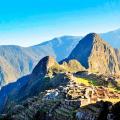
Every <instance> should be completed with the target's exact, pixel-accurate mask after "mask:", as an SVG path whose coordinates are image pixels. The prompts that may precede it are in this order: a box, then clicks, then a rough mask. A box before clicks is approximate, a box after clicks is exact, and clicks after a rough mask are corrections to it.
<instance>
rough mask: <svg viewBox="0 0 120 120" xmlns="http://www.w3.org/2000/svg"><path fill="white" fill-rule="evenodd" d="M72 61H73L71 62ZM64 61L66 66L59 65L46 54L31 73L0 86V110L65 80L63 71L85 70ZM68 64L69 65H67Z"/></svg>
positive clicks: (78, 65)
mask: <svg viewBox="0 0 120 120" xmlns="http://www.w3.org/2000/svg"><path fill="white" fill-rule="evenodd" d="M72 63H74V62H72ZM72 63H71V64H70V63H68V65H67V63H66V65H67V66H69V69H68V68H66V66H65V65H64V64H63V65H59V64H58V63H57V62H56V60H55V59H54V58H53V57H50V56H46V57H44V58H43V59H41V60H40V62H39V63H38V64H37V65H36V67H35V68H34V69H33V71H32V73H31V74H29V75H27V76H24V77H22V78H20V79H18V80H17V81H16V82H14V83H10V84H8V85H6V86H4V87H2V88H1V91H0V111H1V110H3V109H2V108H4V106H5V105H6V104H10V103H11V101H13V102H21V101H22V100H24V99H26V98H28V97H31V96H35V95H38V93H39V92H41V91H43V90H46V89H49V88H51V87H52V88H54V87H56V86H58V85H59V84H63V83H64V82H67V81H66V80H67V78H66V77H65V76H66V75H65V73H67V72H70V71H72V69H73V70H74V71H76V72H78V71H81V70H85V68H84V67H82V66H81V64H80V63H79V64H78V63H77V61H76V62H75V63H77V64H76V66H74V65H72ZM69 64H70V65H69Z"/></svg>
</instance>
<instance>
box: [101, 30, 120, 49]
mask: <svg viewBox="0 0 120 120" xmlns="http://www.w3.org/2000/svg"><path fill="white" fill-rule="evenodd" d="M100 36H101V37H102V38H103V39H104V40H105V41H106V42H108V43H109V44H110V45H111V46H112V47H114V48H120V29H117V30H114V31H110V32H107V33H102V34H100Z"/></svg>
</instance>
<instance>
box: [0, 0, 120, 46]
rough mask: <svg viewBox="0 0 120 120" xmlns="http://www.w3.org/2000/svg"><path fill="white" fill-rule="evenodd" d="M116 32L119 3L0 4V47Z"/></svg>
mask: <svg viewBox="0 0 120 120" xmlns="http://www.w3.org/2000/svg"><path fill="white" fill-rule="evenodd" d="M117 28H120V0H1V1H0V44H5V45H6V44H16V45H21V46H30V45H34V44H38V43H41V42H43V41H45V40H50V39H52V38H54V37H58V36H62V35H76V36H80V35H85V34H87V33H89V32H97V33H102V32H107V31H111V30H114V29H117Z"/></svg>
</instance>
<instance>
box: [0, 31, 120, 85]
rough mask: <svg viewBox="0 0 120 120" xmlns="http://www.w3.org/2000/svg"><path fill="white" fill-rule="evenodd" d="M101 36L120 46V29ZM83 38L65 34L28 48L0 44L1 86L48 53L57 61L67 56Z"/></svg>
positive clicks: (13, 79) (14, 78)
mask: <svg viewBox="0 0 120 120" xmlns="http://www.w3.org/2000/svg"><path fill="white" fill-rule="evenodd" d="M100 36H101V37H102V38H103V39H105V40H106V41H107V42H108V43H110V44H111V46H112V47H114V48H120V47H119V46H120V29H118V30H115V31H112V32H108V33H104V34H100ZM81 38H82V37H80V36H79V37H75V36H63V37H59V38H54V39H53V40H50V41H47V42H44V43H41V44H39V45H35V46H31V47H27V48H24V47H20V46H12V45H8V46H0V86H2V85H5V84H7V83H10V82H12V81H15V80H16V79H18V78H20V77H22V76H24V75H26V74H29V73H31V71H32V70H33V68H34V67H35V65H36V64H37V63H38V62H39V60H40V59H41V58H43V57H45V56H47V55H50V56H53V57H55V58H56V59H57V61H61V60H62V59H65V58H67V57H68V56H69V54H70V53H71V51H72V50H73V49H74V48H75V46H76V45H77V44H78V43H79V41H80V40H81ZM116 51H119V50H116ZM116 53H117V54H118V52H116ZM118 58H119V57H118Z"/></svg>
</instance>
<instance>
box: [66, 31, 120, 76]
mask: <svg viewBox="0 0 120 120" xmlns="http://www.w3.org/2000/svg"><path fill="white" fill-rule="evenodd" d="M67 59H68V60H70V59H76V60H78V61H79V62H80V63H81V64H82V65H83V66H85V67H86V68H89V70H91V71H93V72H99V73H108V74H110V73H112V74H114V73H117V74H118V73H119V72H120V63H119V61H118V58H117V56H116V53H115V50H114V49H113V48H112V47H111V46H110V45H109V44H108V43H106V42H104V41H103V40H102V39H101V38H100V37H99V35H97V34H96V33H90V34H88V35H87V36H85V37H84V38H83V39H82V40H81V41H80V42H79V43H78V45H77V46H76V47H75V48H74V49H73V51H72V53H71V54H70V56H69V57H68V58H67Z"/></svg>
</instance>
